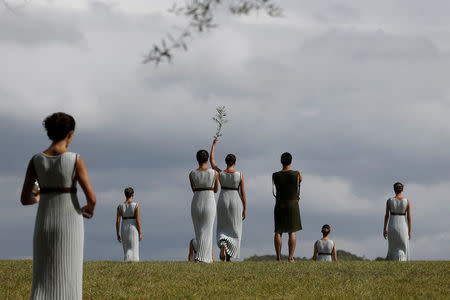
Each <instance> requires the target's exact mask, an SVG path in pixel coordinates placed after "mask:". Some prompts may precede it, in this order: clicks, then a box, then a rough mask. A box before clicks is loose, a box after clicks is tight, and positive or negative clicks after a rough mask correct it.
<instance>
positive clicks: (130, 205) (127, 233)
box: [116, 187, 142, 262]
mask: <svg viewBox="0 0 450 300" xmlns="http://www.w3.org/2000/svg"><path fill="white" fill-rule="evenodd" d="M124 194H125V202H124V203H122V204H120V205H119V206H118V207H117V217H116V233H117V240H118V241H119V243H122V246H123V260H124V261H134V262H137V261H139V242H140V241H142V229H141V219H140V217H139V215H140V211H141V207H140V205H139V204H137V203H136V202H133V199H134V190H133V188H132V187H127V188H126V189H125V190H124ZM120 218H122V227H120ZM119 228H120V229H121V230H120V234H119ZM121 235H122V237H121Z"/></svg>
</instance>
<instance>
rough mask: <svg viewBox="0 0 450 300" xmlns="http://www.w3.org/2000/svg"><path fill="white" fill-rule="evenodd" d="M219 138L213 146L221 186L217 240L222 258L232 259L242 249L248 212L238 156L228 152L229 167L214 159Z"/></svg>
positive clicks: (212, 164)
mask: <svg viewBox="0 0 450 300" xmlns="http://www.w3.org/2000/svg"><path fill="white" fill-rule="evenodd" d="M216 143H217V139H214V141H213V144H212V146H211V158H210V162H211V167H212V168H213V169H214V170H216V171H217V172H219V182H220V186H221V190H220V195H219V200H218V201H217V230H216V240H217V245H218V246H219V248H220V256H219V257H220V259H221V260H222V261H223V260H225V259H226V261H230V259H231V258H239V254H240V249H241V236H242V221H243V220H244V219H245V215H246V213H247V207H246V203H247V200H246V196H245V187H244V175H242V173H241V172H238V171H236V170H235V169H234V165H235V164H236V156H234V155H233V154H228V155H227V156H226V158H225V163H226V164H227V168H226V169H225V170H224V171H222V170H220V169H219V168H218V167H217V165H216V163H215V161H214V148H215V146H216Z"/></svg>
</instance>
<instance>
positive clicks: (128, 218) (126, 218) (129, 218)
mask: <svg viewBox="0 0 450 300" xmlns="http://www.w3.org/2000/svg"><path fill="white" fill-rule="evenodd" d="M122 219H124V220H131V219H136V217H122Z"/></svg>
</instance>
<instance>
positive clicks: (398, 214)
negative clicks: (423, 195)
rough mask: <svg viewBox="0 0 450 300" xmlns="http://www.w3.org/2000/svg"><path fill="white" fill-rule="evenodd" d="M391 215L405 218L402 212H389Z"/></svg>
mask: <svg viewBox="0 0 450 300" xmlns="http://www.w3.org/2000/svg"><path fill="white" fill-rule="evenodd" d="M391 215H394V216H405V215H406V213H405V212H404V213H395V212H391Z"/></svg>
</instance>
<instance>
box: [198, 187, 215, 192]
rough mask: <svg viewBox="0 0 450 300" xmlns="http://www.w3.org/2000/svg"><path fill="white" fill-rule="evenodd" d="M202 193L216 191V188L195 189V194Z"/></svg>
mask: <svg viewBox="0 0 450 300" xmlns="http://www.w3.org/2000/svg"><path fill="white" fill-rule="evenodd" d="M200 191H214V188H212V187H207V188H194V192H200Z"/></svg>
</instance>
